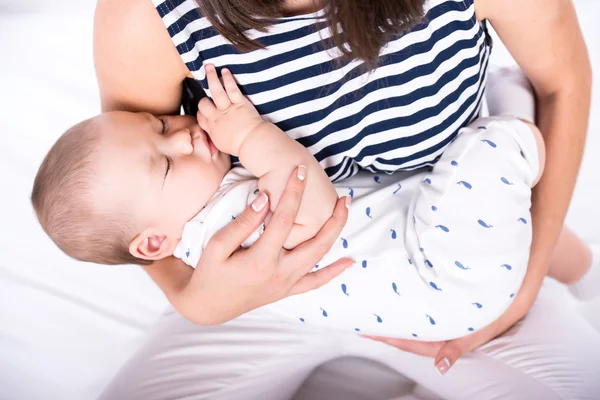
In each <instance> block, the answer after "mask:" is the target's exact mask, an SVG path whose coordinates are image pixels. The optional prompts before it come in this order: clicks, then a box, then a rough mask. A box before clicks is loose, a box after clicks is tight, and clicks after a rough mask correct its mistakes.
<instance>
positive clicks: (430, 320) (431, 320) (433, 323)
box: [425, 314, 435, 325]
mask: <svg viewBox="0 0 600 400" xmlns="http://www.w3.org/2000/svg"><path fill="white" fill-rule="evenodd" d="M425 316H426V317H427V318H429V323H430V324H431V325H435V320H434V319H433V318H431V317H430V316H429V315H427V314H425Z"/></svg>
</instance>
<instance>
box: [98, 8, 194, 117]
mask: <svg viewBox="0 0 600 400" xmlns="http://www.w3.org/2000/svg"><path fill="white" fill-rule="evenodd" d="M94 62H95V65H96V74H97V77H98V84H99V86H100V94H101V96H102V100H103V108H104V109H105V110H106V109H114V108H116V107H119V108H120V109H124V108H126V109H132V108H134V105H135V106H136V107H135V108H139V109H143V110H146V111H150V112H155V113H159V112H160V113H165V112H166V111H169V110H171V109H174V108H176V107H177V105H178V101H179V98H178V96H179V93H180V90H181V89H180V86H181V82H182V81H183V79H184V78H185V77H186V75H187V74H188V73H189V71H188V70H187V67H186V66H185V64H184V63H183V61H182V60H181V57H180V56H179V53H178V52H177V49H176V48H175V46H174V45H173V42H172V41H171V38H170V36H169V33H168V31H167V29H166V27H165V26H164V24H163V22H162V20H161V18H160V15H159V14H158V12H157V10H156V9H155V7H154V5H153V4H152V1H151V0H99V1H98V3H97V6H96V16H95V21H94Z"/></svg>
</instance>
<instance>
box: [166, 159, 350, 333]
mask: <svg viewBox="0 0 600 400" xmlns="http://www.w3.org/2000/svg"><path fill="white" fill-rule="evenodd" d="M303 191H304V181H303V180H300V179H298V177H297V170H296V171H294V174H293V175H292V177H291V178H290V179H289V181H288V184H287V187H286V190H285V192H284V194H283V196H282V197H281V200H280V202H279V204H278V206H277V209H276V210H275V213H274V214H273V216H272V218H271V220H270V222H269V225H268V226H267V228H266V230H265V232H264V233H263V235H262V236H261V237H260V239H259V240H258V241H257V242H256V243H254V244H253V245H252V246H251V247H250V248H248V249H241V248H240V244H241V243H242V242H243V241H244V240H245V239H246V238H248V237H249V236H250V234H251V233H252V232H254V231H255V230H256V229H257V228H258V226H259V225H260V223H261V222H262V221H263V220H264V218H265V217H266V215H267V212H268V210H269V206H268V199H267V196H266V195H265V194H261V195H260V196H259V197H258V198H257V199H256V200H255V201H254V203H253V204H252V205H251V206H250V207H248V208H247V209H246V210H245V211H244V212H243V213H242V214H240V215H239V216H238V217H237V218H236V219H235V220H233V221H232V222H231V223H230V224H229V225H227V226H226V227H225V228H223V229H222V230H221V231H219V232H218V233H217V234H215V235H214V236H213V237H212V238H211V240H210V241H209V243H208V245H207V247H206V249H205V250H204V252H203V254H202V257H201V258H200V261H199V262H198V265H197V266H196V270H195V271H194V273H193V275H192V277H191V279H190V281H189V283H188V284H187V285H186V287H185V288H184V289H183V291H182V293H181V295H180V296H177V298H178V300H177V303H179V304H176V303H175V302H174V306H175V307H176V308H177V310H178V311H179V312H180V313H181V314H182V315H183V316H184V317H186V318H187V319H189V320H191V321H193V322H195V323H198V324H200V325H216V324H220V323H223V322H226V321H229V320H231V319H233V318H235V317H237V316H239V315H241V314H244V313H246V312H248V311H251V310H253V309H255V308H258V307H261V306H263V305H266V304H269V303H273V302H275V301H278V300H281V299H283V298H285V297H287V296H291V295H294V294H299V293H303V292H307V291H309V290H312V289H316V288H318V287H320V286H322V285H324V284H325V283H327V282H329V281H330V280H331V279H333V278H334V277H336V276H337V275H339V274H340V273H341V272H342V271H344V270H345V269H346V268H348V267H350V266H351V265H352V260H350V259H340V260H338V261H336V262H335V263H333V264H331V265H330V266H328V267H327V268H324V269H322V270H320V271H318V272H314V273H311V274H308V272H309V271H311V270H312V269H313V267H314V266H315V264H317V263H318V262H319V261H320V260H321V258H322V257H323V256H324V255H325V254H326V253H327V252H328V251H329V249H330V248H331V246H332V245H333V244H334V242H335V240H336V238H337V237H338V236H339V234H340V232H341V230H342V228H343V227H344V225H345V223H346V219H347V217H348V206H349V202H350V199H349V197H343V198H341V199H339V200H338V202H337V205H336V207H335V209H334V212H333V215H332V216H331V218H330V219H329V220H328V221H327V222H326V223H325V225H324V226H323V227H322V228H321V230H320V232H319V233H318V234H317V236H315V237H314V238H313V239H311V240H308V241H306V242H304V243H302V244H301V245H300V246H298V247H296V248H295V249H294V250H291V251H288V250H286V249H284V248H283V243H284V241H285V239H286V238H287V236H288V234H289V233H290V231H291V229H292V226H293V224H294V220H295V218H296V213H297V211H298V207H299V205H300V200H301V198H302V193H303Z"/></svg>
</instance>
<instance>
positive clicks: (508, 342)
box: [377, 280, 600, 400]
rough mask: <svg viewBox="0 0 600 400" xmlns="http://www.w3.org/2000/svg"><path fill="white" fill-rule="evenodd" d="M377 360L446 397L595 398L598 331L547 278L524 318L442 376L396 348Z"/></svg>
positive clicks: (599, 389)
mask: <svg viewBox="0 0 600 400" xmlns="http://www.w3.org/2000/svg"><path fill="white" fill-rule="evenodd" d="M377 359H379V360H380V361H383V362H384V363H386V364H388V365H389V366H391V367H392V368H394V369H396V370H397V371H399V372H400V373H402V374H405V375H407V376H408V377H410V378H412V379H414V380H415V381H417V383H419V384H422V385H423V386H425V387H427V388H429V389H430V390H432V391H433V392H435V393H437V394H439V395H440V396H442V397H443V398H445V399H478V400H484V399H511V400H513V399H527V400H531V399H544V400H547V399H597V398H598V393H600V334H599V333H598V332H597V331H596V330H594V328H592V326H591V325H590V324H589V323H588V322H587V321H586V320H585V319H584V318H583V317H582V315H581V314H580V313H579V312H578V310H577V304H576V303H575V300H573V299H572V297H571V296H570V295H569V294H568V293H566V292H565V290H564V288H563V287H562V286H560V285H559V284H557V283H556V282H554V281H551V280H546V282H545V283H544V287H543V288H542V290H541V291H540V295H539V297H538V300H537V301H536V303H535V305H534V306H533V307H532V309H531V311H530V312H529V314H528V315H527V317H525V318H524V319H523V320H522V321H520V322H519V323H518V324H516V325H515V326H514V327H513V328H511V329H510V330H509V331H508V332H506V333H505V334H504V335H502V336H500V337H499V338H497V339H495V340H492V341H491V342H489V343H488V344H486V345H484V346H482V347H481V348H480V349H479V350H477V351H475V352H473V353H471V354H469V355H467V356H464V357H463V358H461V359H460V360H459V361H458V362H457V363H456V364H455V365H454V366H453V367H452V369H450V371H449V372H448V373H447V374H446V375H445V376H443V377H442V376H438V375H437V374H436V372H435V371H434V368H433V362H432V360H431V359H430V358H428V359H426V358H424V357H423V358H421V357H415V356H413V355H409V354H406V353H401V352H397V353H396V356H395V357H394V356H391V355H390V354H387V353H386V354H384V353H380V354H378V356H377Z"/></svg>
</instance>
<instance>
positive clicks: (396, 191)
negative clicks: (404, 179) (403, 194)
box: [392, 184, 402, 194]
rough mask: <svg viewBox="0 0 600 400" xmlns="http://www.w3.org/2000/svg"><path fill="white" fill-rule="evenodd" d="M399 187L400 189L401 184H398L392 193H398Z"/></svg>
mask: <svg viewBox="0 0 600 400" xmlns="http://www.w3.org/2000/svg"><path fill="white" fill-rule="evenodd" d="M400 189H402V185H401V184H398V188H397V189H396V190H394V193H392V194H396V193H398V191H399V190H400Z"/></svg>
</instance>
